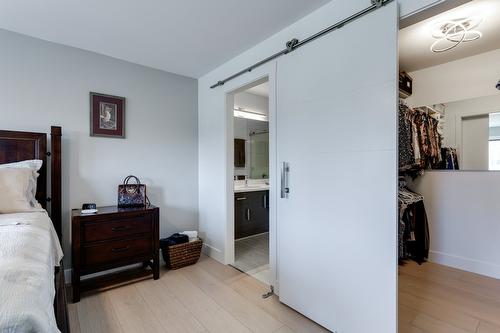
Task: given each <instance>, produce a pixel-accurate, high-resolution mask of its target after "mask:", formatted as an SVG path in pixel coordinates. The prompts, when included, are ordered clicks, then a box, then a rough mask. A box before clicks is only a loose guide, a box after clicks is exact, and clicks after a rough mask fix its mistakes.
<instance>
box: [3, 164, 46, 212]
mask: <svg viewBox="0 0 500 333" xmlns="http://www.w3.org/2000/svg"><path fill="white" fill-rule="evenodd" d="M32 178H33V171H32V170H31V169H29V168H0V213H1V214H5V213H22V212H32V211H37V210H40V209H39V208H35V207H33V206H32V205H31V203H30V198H29V195H28V192H29V189H30V182H31V180H32Z"/></svg>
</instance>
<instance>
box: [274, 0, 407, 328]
mask: <svg viewBox="0 0 500 333" xmlns="http://www.w3.org/2000/svg"><path fill="white" fill-rule="evenodd" d="M397 34H398V12H397V5H396V2H395V1H394V2H392V3H390V4H388V5H386V6H384V7H382V8H380V9H378V10H376V11H374V12H372V13H370V14H368V15H366V16H364V17H362V18H360V19H358V20H356V21H354V22H352V23H350V24H348V25H346V26H344V27H343V28H341V29H339V30H337V31H335V32H332V33H330V34H328V35H327V36H324V37H322V38H320V39H317V40H315V41H313V42H311V43H310V44H308V45H307V46H305V47H302V48H300V49H298V50H296V51H295V52H293V53H291V54H289V55H287V56H285V57H282V58H279V60H278V65H277V156H278V169H281V170H278V175H279V174H280V172H282V173H283V177H282V183H283V184H284V187H288V188H289V193H288V194H286V193H283V194H284V196H286V197H287V198H280V199H278V204H277V228H278V230H277V236H278V282H279V296H280V300H281V302H283V303H285V304H287V305H289V306H291V307H292V308H294V309H296V310H297V311H299V312H301V313H303V314H305V315H306V316H308V317H309V318H311V319H312V320H314V321H316V322H318V323H319V324H321V325H323V326H324V327H326V328H328V329H330V330H332V331H336V332H339V333H360V332H373V333H375V332H377V333H395V332H396V326H397V325H396V323H397V318H396V313H397V311H396V308H397V307H396V305H397V252H396V251H397V245H396V244H397V229H396V228H397V201H396V191H397V117H396V115H397V107H396V105H397V82H396V78H397V74H398V73H397ZM297 64H307V66H303V65H301V66H297ZM283 162H286V163H287V164H288V167H289V168H288V170H289V172H286V170H284V169H286V168H283V164H282V163H283ZM284 192H285V191H284Z"/></svg>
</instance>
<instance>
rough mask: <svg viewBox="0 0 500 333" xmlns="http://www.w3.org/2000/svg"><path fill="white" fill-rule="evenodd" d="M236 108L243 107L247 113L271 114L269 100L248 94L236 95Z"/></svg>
mask: <svg viewBox="0 0 500 333" xmlns="http://www.w3.org/2000/svg"><path fill="white" fill-rule="evenodd" d="M234 106H235V107H241V108H243V109H245V110H247V111H253V112H257V113H262V114H266V115H267V114H269V98H268V97H265V96H259V95H255V94H251V93H247V92H242V93H238V94H235V95H234Z"/></svg>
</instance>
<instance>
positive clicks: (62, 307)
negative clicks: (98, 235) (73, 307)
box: [0, 126, 69, 333]
mask: <svg viewBox="0 0 500 333" xmlns="http://www.w3.org/2000/svg"><path fill="white" fill-rule="evenodd" d="M61 134H62V130H61V127H57V126H53V127H52V128H51V143H50V151H48V150H47V134H45V133H33V132H17V131H0V164H4V163H12V162H19V161H24V160H32V159H39V160H42V161H43V164H42V168H41V169H40V170H39V174H40V176H39V177H38V179H37V191H36V199H37V201H38V202H39V203H40V205H41V207H42V208H43V209H40V210H38V211H34V212H27V213H12V214H0V299H1V300H2V301H1V302H0V332H4V331H7V332H57V331H60V332H63V333H66V332H69V322H68V316H67V302H66V293H65V282H64V267H63V263H62V256H63V253H62V250H61V239H62V238H61V234H62V232H61V220H62V216H61V214H62V209H61ZM48 161H49V162H50V165H51V167H50V175H49V174H48V172H47V171H48V169H49V168H48V167H47V162H48ZM49 176H50V178H49ZM48 179H50V194H49V191H48V186H47V185H48V182H47V180H48Z"/></svg>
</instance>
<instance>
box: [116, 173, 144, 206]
mask: <svg viewBox="0 0 500 333" xmlns="http://www.w3.org/2000/svg"><path fill="white" fill-rule="evenodd" d="M132 179H133V180H135V184H130V180H132ZM148 204H149V200H148V197H147V195H146V185H144V184H141V181H140V180H139V178H137V177H136V176H133V175H130V176H127V177H125V179H124V180H123V184H121V185H118V207H120V208H124V207H144V206H146V205H148Z"/></svg>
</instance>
